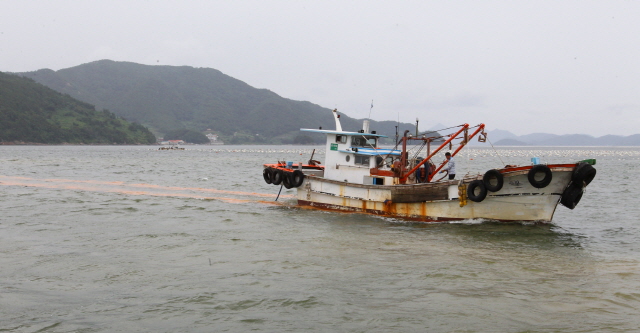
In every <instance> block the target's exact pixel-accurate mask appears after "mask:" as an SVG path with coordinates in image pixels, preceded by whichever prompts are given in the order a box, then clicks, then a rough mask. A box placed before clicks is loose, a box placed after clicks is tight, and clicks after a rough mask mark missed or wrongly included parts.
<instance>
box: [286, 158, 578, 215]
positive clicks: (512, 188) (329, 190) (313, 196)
mask: <svg viewBox="0 0 640 333" xmlns="http://www.w3.org/2000/svg"><path fill="white" fill-rule="evenodd" d="M527 171H528V170H523V171H518V172H512V173H507V174H504V186H503V187H502V189H500V190H499V191H497V192H488V195H487V196H486V198H485V199H484V200H482V201H481V202H474V201H471V200H467V201H466V204H464V205H462V204H461V200H460V197H459V195H458V186H459V184H460V183H462V184H465V185H468V184H469V183H470V182H471V181H473V180H475V179H481V176H477V177H472V178H465V179H464V180H462V181H455V180H454V181H445V182H440V183H433V184H415V185H389V186H381V185H360V184H354V183H347V182H338V181H331V180H327V179H324V178H321V177H306V179H305V182H304V183H303V185H302V186H300V187H298V192H297V199H298V204H299V205H301V206H310V207H315V208H321V209H329V210H340V211H351V212H363V213H370V214H376V215H383V216H389V217H399V218H403V219H411V220H419V221H431V222H438V221H455V220H466V219H489V220H500V221H544V222H548V221H551V219H552V218H553V214H554V213H555V210H556V207H557V206H558V203H559V201H560V198H561V196H562V193H563V190H564V189H565V188H566V187H567V185H568V184H569V183H570V182H571V175H572V171H573V168H572V167H556V168H552V175H553V178H552V181H551V183H550V184H549V185H548V186H546V187H544V188H535V187H533V186H532V185H531V184H529V181H528V179H527ZM465 189H466V187H465ZM398 191H402V192H403V193H405V192H406V193H409V194H403V195H399V194H398ZM411 193H416V195H415V197H416V198H418V199H416V201H413V202H412V201H411V200H410V199H407V198H410V197H412V195H411ZM420 193H421V194H420ZM431 193H436V194H434V195H433V196H431V197H430V196H429V195H430V194H431ZM421 195H422V198H423V199H424V198H426V200H422V199H419V198H420V197H421ZM425 195H426V197H425ZM394 199H395V200H394ZM394 201H395V202H394ZM398 201H403V202H398Z"/></svg>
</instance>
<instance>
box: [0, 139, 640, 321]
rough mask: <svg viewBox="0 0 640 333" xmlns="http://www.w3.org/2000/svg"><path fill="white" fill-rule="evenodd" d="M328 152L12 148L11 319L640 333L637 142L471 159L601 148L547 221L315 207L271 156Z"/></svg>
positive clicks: (467, 162) (476, 153)
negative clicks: (432, 219)
mask: <svg viewBox="0 0 640 333" xmlns="http://www.w3.org/2000/svg"><path fill="white" fill-rule="evenodd" d="M314 148H315V149H316V151H315V156H314V159H316V160H321V161H323V159H324V148H323V147H308V146H307V147H305V146H187V147H186V149H185V150H183V151H180V150H170V151H159V150H158V149H157V147H153V146H0V211H1V214H0V291H1V292H0V332H246V331H262V332H300V331H308V332H630V331H638V327H640V316H638V313H640V265H639V263H640V246H639V242H640V223H639V217H640V200H638V198H639V197H640V189H639V185H638V179H640V167H639V164H640V150H639V149H638V148H610V147H607V148H584V147H581V148H548V147H538V148H526V149H523V148H499V149H497V150H493V149H485V148H467V149H466V150H463V151H462V152H461V153H460V154H458V155H457V156H456V157H455V158H456V163H457V165H456V167H457V169H458V172H457V173H458V175H459V177H460V176H462V175H464V174H465V173H471V174H472V173H478V172H484V171H486V170H488V169H491V168H499V167H501V166H503V165H504V164H521V165H528V164H530V163H531V158H532V157H538V158H540V162H541V163H564V162H576V161H578V160H582V159H586V158H596V159H597V164H596V165H595V167H596V168H597V170H598V174H597V176H596V178H595V180H594V181H593V182H592V183H591V185H589V187H588V189H587V192H586V193H585V195H584V197H583V198H582V201H581V202H580V203H579V205H578V207H577V208H576V209H575V210H569V209H567V208H564V207H562V206H559V207H558V209H557V211H556V214H555V217H554V219H553V222H552V223H547V224H534V223H496V222H490V221H463V222H460V223H447V224H429V223H413V222H407V221H403V220H399V219H389V218H381V217H376V216H371V215H366V214H354V213H335V212H325V211H318V210H310V209H300V208H297V207H296V206H295V200H294V199H293V195H294V190H293V189H292V190H286V189H283V190H282V193H281V194H280V196H279V197H277V196H278V191H279V190H280V187H279V186H273V185H267V184H266V183H265V182H264V181H263V179H262V176H261V174H262V164H263V163H274V162H275V161H277V160H280V161H293V162H294V163H298V162H306V161H307V160H308V159H309V158H310V155H311V153H312V151H313V149H314ZM276 198H278V201H275V200H276Z"/></svg>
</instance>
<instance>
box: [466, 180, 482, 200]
mask: <svg viewBox="0 0 640 333" xmlns="http://www.w3.org/2000/svg"><path fill="white" fill-rule="evenodd" d="M476 191H479V192H478V193H477V194H476ZM486 197H487V188H486V187H485V186H484V182H483V181H482V180H479V179H476V180H474V181H472V182H471V183H469V186H468V187H467V198H469V199H470V200H471V201H475V202H481V201H482V200H484V198H486Z"/></svg>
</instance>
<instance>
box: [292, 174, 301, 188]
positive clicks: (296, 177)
mask: <svg viewBox="0 0 640 333" xmlns="http://www.w3.org/2000/svg"><path fill="white" fill-rule="evenodd" d="M303 182H304V173H303V172H302V171H300V170H294V171H293V173H292V174H291V185H292V186H293V187H299V186H300V185H302V183H303Z"/></svg>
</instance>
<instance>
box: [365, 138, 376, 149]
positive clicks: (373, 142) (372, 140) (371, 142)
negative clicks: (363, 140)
mask: <svg viewBox="0 0 640 333" xmlns="http://www.w3.org/2000/svg"><path fill="white" fill-rule="evenodd" d="M367 141H368V143H367V145H369V146H370V147H377V145H376V138H368V139H367Z"/></svg>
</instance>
